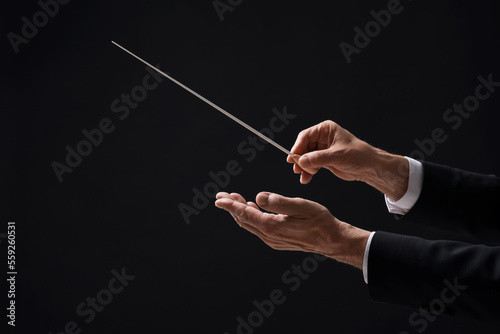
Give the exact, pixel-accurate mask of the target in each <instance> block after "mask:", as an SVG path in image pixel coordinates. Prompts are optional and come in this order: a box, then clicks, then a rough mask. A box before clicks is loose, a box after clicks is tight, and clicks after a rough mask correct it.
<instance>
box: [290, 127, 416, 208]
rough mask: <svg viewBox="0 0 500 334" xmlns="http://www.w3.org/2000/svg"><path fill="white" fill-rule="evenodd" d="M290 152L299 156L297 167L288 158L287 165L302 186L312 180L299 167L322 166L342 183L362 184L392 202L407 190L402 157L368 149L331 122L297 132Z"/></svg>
mask: <svg viewBox="0 0 500 334" xmlns="http://www.w3.org/2000/svg"><path fill="white" fill-rule="evenodd" d="M291 152H292V153H293V154H300V155H302V157H301V158H300V160H299V161H298V162H299V164H297V163H295V162H294V160H293V158H292V157H291V156H288V157H287V162H289V163H293V164H294V165H293V170H294V172H295V173H297V174H299V173H300V174H301V178H300V182H301V183H303V184H307V183H309V182H310V181H311V179H312V177H313V175H312V174H310V173H307V172H306V171H304V169H303V168H307V169H308V170H310V169H311V168H312V169H314V168H321V167H323V168H326V169H328V170H330V171H331V172H332V173H333V174H335V175H336V176H337V177H339V178H341V179H343V180H346V181H363V182H366V183H368V184H370V185H371V186H373V187H375V188H376V189H378V190H380V191H381V192H383V193H384V194H386V195H388V196H389V198H391V199H393V200H398V199H399V198H401V197H402V196H403V195H404V193H405V192H406V189H407V187H408V160H407V159H406V158H404V157H402V156H397V155H393V154H390V153H387V152H385V151H382V150H380V149H377V148H375V147H373V146H371V145H370V144H368V143H366V142H364V141H362V140H360V139H358V138H357V137H356V136H354V135H353V134H352V133H350V132H349V131H347V130H346V129H344V128H342V127H341V126H340V125H338V124H337V123H335V122H333V121H324V122H322V123H319V124H317V125H315V126H312V127H310V128H308V129H306V130H303V131H301V132H300V133H299V135H298V137H297V140H296V141H295V144H294V146H293V147H292V149H291ZM299 165H300V166H302V167H303V168H301V167H300V166H299Z"/></svg>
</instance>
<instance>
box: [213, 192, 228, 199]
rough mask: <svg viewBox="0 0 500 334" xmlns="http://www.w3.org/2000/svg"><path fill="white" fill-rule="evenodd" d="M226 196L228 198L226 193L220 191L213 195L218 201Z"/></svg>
mask: <svg viewBox="0 0 500 334" xmlns="http://www.w3.org/2000/svg"><path fill="white" fill-rule="evenodd" d="M228 196H229V194H228V193H226V192H224V191H221V192H218V193H217V195H215V198H216V199H220V198H224V197H228Z"/></svg>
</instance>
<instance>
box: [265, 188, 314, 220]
mask: <svg viewBox="0 0 500 334" xmlns="http://www.w3.org/2000/svg"><path fill="white" fill-rule="evenodd" d="M256 202H257V205H258V206H260V207H261V208H263V209H264V210H266V211H269V212H274V213H280V214H285V215H289V216H297V217H303V216H305V215H307V214H308V213H311V212H317V210H318V209H320V208H323V207H322V206H321V205H319V204H318V203H315V202H312V201H309V200H306V199H303V198H290V197H285V196H281V195H278V194H273V193H269V192H261V193H259V194H257V197H256Z"/></svg>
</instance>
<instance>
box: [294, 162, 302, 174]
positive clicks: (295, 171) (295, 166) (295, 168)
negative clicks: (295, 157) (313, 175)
mask: <svg viewBox="0 0 500 334" xmlns="http://www.w3.org/2000/svg"><path fill="white" fill-rule="evenodd" d="M293 172H294V173H295V174H300V173H302V168H300V166H299V164H293Z"/></svg>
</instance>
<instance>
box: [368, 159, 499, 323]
mask: <svg viewBox="0 0 500 334" xmlns="http://www.w3.org/2000/svg"><path fill="white" fill-rule="evenodd" d="M422 164H423V167H424V170H423V171H424V178H423V185H422V192H421V194H420V197H419V199H418V201H417V203H416V204H415V206H414V207H413V208H412V209H411V211H410V212H409V213H408V214H406V215H404V216H402V217H401V216H399V218H401V219H403V220H407V221H411V222H414V223H419V224H424V225H430V226H434V227H440V228H445V229H449V230H454V231H461V232H465V233H467V234H471V235H474V236H476V237H480V238H486V239H491V237H492V235H493V236H494V235H498V234H499V232H500V213H499V208H500V179H499V178H498V177H496V176H489V175H481V174H477V173H471V172H466V171H462V170H459V169H454V168H449V167H445V166H441V165H437V164H433V163H428V162H422ZM492 232H495V233H492ZM488 237H489V238H488ZM496 240H499V239H498V237H497V238H496ZM368 285H369V291H370V296H371V297H372V299H373V300H375V301H380V302H387V303H393V304H399V305H406V306H410V307H414V308H420V307H421V308H424V309H426V310H430V311H431V312H432V311H433V312H435V313H446V314H450V315H459V316H468V317H473V318H476V319H478V320H481V321H485V322H493V323H497V324H499V323H500V317H499V314H500V303H498V297H499V296H500V247H489V246H485V245H472V244H467V243H463V242H456V241H444V240H439V241H430V240H425V239H421V238H416V237H410V236H402V235H397V234H391V233H386V232H377V233H375V235H374V237H373V239H372V242H371V246H370V250H369V257H368ZM419 317H421V316H420V315H419V313H418V312H417V313H415V314H414V317H413V319H412V318H411V317H410V319H409V321H410V324H411V325H415V326H417V325H418V321H420V320H421V318H419ZM412 321H413V323H412ZM422 324H423V323H422Z"/></svg>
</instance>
